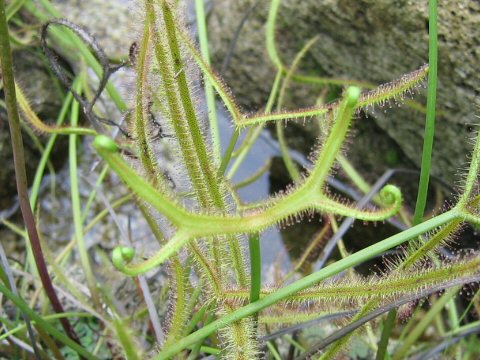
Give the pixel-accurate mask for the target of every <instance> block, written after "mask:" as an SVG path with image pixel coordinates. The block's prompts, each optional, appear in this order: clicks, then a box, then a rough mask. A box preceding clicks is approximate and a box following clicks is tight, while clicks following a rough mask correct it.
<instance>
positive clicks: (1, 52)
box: [0, 0, 80, 343]
mask: <svg viewBox="0 0 480 360" xmlns="http://www.w3.org/2000/svg"><path fill="white" fill-rule="evenodd" d="M0 60H1V66H2V77H3V91H4V94H5V103H6V106H7V114H8V124H9V127H10V135H11V139H12V140H11V141H12V149H13V160H14V167H15V181H16V184H17V192H18V202H19V204H20V210H21V213H22V217H23V221H24V222H25V226H26V228H27V233H28V237H29V239H30V246H31V247H32V253H33V257H34V259H35V263H36V265H37V270H38V273H39V276H40V279H41V281H42V285H43V288H44V289H45V293H46V294H47V296H48V298H49V300H50V303H51V304H52V307H53V310H54V311H55V312H56V313H62V312H64V310H63V306H62V304H61V303H60V301H59V299H58V297H57V294H56V292H55V289H54V288H53V285H52V281H51V279H50V276H49V274H48V270H47V265H46V263H45V259H44V256H43V251H42V247H41V245H40V239H39V237H38V233H37V228H36V225H35V219H34V217H33V213H32V208H31V207H30V201H29V199H28V186H27V174H26V171H25V155H24V150H23V141H22V133H21V129H20V117H19V114H18V108H17V99H16V94H15V80H14V75H13V67H12V54H11V50H10V42H9V32H8V27H7V19H6V16H5V1H4V0H0ZM61 323H62V326H63V328H64V330H65V332H66V333H67V334H68V336H69V337H70V338H71V339H72V340H73V341H75V342H77V343H80V342H79V340H78V337H77V336H76V334H75V332H74V330H73V328H72V327H71V326H70V323H69V322H68V320H67V319H65V318H63V319H61Z"/></svg>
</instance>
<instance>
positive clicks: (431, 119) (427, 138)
mask: <svg viewBox="0 0 480 360" xmlns="http://www.w3.org/2000/svg"><path fill="white" fill-rule="evenodd" d="M428 12H429V13H428V34H429V37H428V94H427V116H426V119H425V135H424V140H423V153H422V166H421V169H420V181H419V184H418V194H417V201H416V203H415V213H414V216H413V225H417V224H420V223H421V222H422V220H423V214H424V212H425V205H426V202H427V194H428V183H429V180H430V167H431V162H432V148H433V138H434V135H435V107H436V101H437V72H438V39H437V36H438V35H437V0H429V7H428ZM396 313H397V310H396V309H393V310H391V311H390V312H389V314H388V318H387V320H386V322H385V324H384V330H383V333H382V339H381V341H380V344H379V347H378V352H377V360H381V359H384V354H385V353H386V349H387V346H388V338H389V337H390V333H391V330H392V326H391V324H389V321H392V319H395V317H396ZM379 354H380V355H379ZM381 354H383V355H381Z"/></svg>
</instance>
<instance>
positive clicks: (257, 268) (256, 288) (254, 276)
mask: <svg viewBox="0 0 480 360" xmlns="http://www.w3.org/2000/svg"><path fill="white" fill-rule="evenodd" d="M248 246H249V249H250V273H251V274H250V277H251V279H250V302H251V303H252V302H255V301H257V300H258V299H260V288H261V286H262V258H261V252H260V235H259V234H254V235H250V236H249V237H248Z"/></svg>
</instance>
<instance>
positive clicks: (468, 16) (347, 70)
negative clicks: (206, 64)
mask: <svg viewBox="0 0 480 360" xmlns="http://www.w3.org/2000/svg"><path fill="white" fill-rule="evenodd" d="M254 2H255V1H254V0H236V1H232V0H228V1H216V2H215V4H214V7H213V11H212V14H211V17H210V21H209V31H210V34H209V36H210V41H211V50H212V53H213V54H214V66H215V67H217V68H219V66H220V64H221V62H222V61H223V59H224V57H225V55H226V52H227V49H228V46H229V44H230V41H231V39H232V37H233V34H234V32H235V30H236V27H237V26H238V24H239V21H240V18H241V17H242V14H244V13H245V12H246V11H247V10H248V8H249V7H250V6H252V4H253V3H254ZM427 3H428V2H427V1H422V2H419V1H411V0H325V1H317V0H304V1H297V0H283V1H282V4H281V6H280V12H279V16H278V20H277V29H276V40H277V46H278V49H279V54H280V57H281V59H282V61H283V62H284V63H285V64H290V63H291V61H292V59H293V57H294V56H295V54H296V53H297V52H298V51H299V50H300V49H301V48H302V46H303V45H304V44H305V42H307V41H308V40H309V39H311V38H312V37H313V36H316V35H319V36H320V39H319V41H318V42H317V43H316V44H315V45H314V47H313V48H312V49H311V51H310V52H309V55H308V56H307V57H306V58H305V59H304V61H303V62H302V63H301V67H300V70H301V72H302V73H306V74H311V75H317V76H329V77H340V78H345V79H358V80H363V81H367V82H371V83H375V84H381V83H385V82H389V81H391V80H393V79H395V78H398V77H400V76H401V75H402V74H404V73H407V72H410V71H413V70H415V69H417V68H418V67H420V66H421V65H422V64H424V63H426V62H428V9H427ZM268 5H269V1H266V0H262V1H260V6H258V7H257V9H256V10H255V12H254V13H253V14H252V15H251V17H250V18H249V20H248V21H247V22H246V25H245V27H244V28H243V30H242V32H241V34H240V37H239V40H238V43H237V45H236V48H235V52H234V56H233V58H232V61H231V63H230V65H229V67H228V69H227V71H226V72H225V74H223V75H224V77H225V78H226V81H227V83H228V84H229V85H230V86H231V87H232V89H233V93H234V94H236V96H237V100H238V101H239V103H240V104H242V105H243V106H244V107H246V108H248V109H250V110H254V109H258V108H260V107H261V106H263V104H265V103H266V99H267V96H268V92H269V90H270V86H271V84H272V83H273V77H274V74H275V69H274V68H273V66H272V64H271V62H270V60H269V59H268V56H267V54H266V50H265V39H264V34H265V29H264V24H265V22H266V16H267V11H268ZM439 59H440V60H439V87H438V110H439V111H440V112H441V115H440V116H438V118H437V125H436V134H435V145H434V155H433V169H432V170H433V173H434V174H435V175H437V176H439V177H440V178H442V179H443V180H445V181H447V182H449V183H453V182H454V180H455V179H456V180H458V169H459V168H462V167H464V166H465V164H466V156H467V155H468V153H469V151H470V149H471V147H472V146H471V141H469V138H471V137H472V133H473V132H474V130H475V127H474V126H472V124H474V123H478V119H477V118H476V117H475V114H477V115H478V106H479V105H480V97H479V94H480V73H479V72H478V65H479V63H480V2H479V1H472V0H459V1H457V0H446V1H443V2H441V3H440V4H439ZM318 93H319V92H318V89H314V88H305V87H300V86H295V87H294V91H290V98H289V99H288V100H289V101H288V103H286V106H287V107H290V108H296V107H299V106H303V105H307V104H312V103H313V101H314V98H315V96H317V95H318ZM424 93H425V91H424V90H418V91H417V94H416V95H415V97H414V99H415V101H418V102H420V103H425V94H424ZM424 120H425V116H424V114H422V113H421V112H419V111H414V110H413V109H411V108H409V107H407V106H405V105H403V106H402V107H401V108H398V109H397V108H396V107H395V109H389V108H386V109H382V108H380V109H375V112H374V114H370V117H369V119H361V121H362V122H365V123H364V124H362V128H361V131H357V132H356V133H355V132H354V134H356V135H355V136H354V137H353V138H352V142H356V141H357V137H359V136H366V137H367V139H366V140H365V139H359V142H360V143H365V144H368V143H369V142H368V136H369V133H371V132H373V133H375V134H376V135H375V136H387V137H388V138H389V141H388V143H389V144H385V146H386V147H384V148H380V149H376V148H372V147H366V148H363V149H358V147H355V150H356V152H357V151H360V152H368V153H369V158H370V157H371V156H370V153H371V152H375V153H377V154H378V156H374V157H373V159H372V160H371V161H373V163H372V164H363V165H365V166H367V167H368V168H373V169H374V171H373V173H374V174H378V173H379V172H381V170H379V168H381V167H382V166H376V163H381V162H382V161H383V160H382V157H383V156H384V154H385V151H388V149H389V148H392V149H395V150H396V148H399V149H400V150H401V153H400V154H398V159H399V160H400V162H399V164H400V165H401V164H402V163H410V162H411V163H413V164H415V165H416V166H419V165H420V162H421V149H422V143H423V126H424V125H423V124H424ZM365 128H367V130H366V129H365ZM368 128H370V130H368ZM304 134H305V135H306V136H307V138H310V141H312V140H313V138H314V136H312V135H311V129H309V130H308V132H307V133H304ZM300 142H303V143H305V140H300ZM353 158H357V160H359V162H360V163H362V156H358V154H353ZM358 158H360V159H358ZM360 165H362V164H360ZM375 169H376V170H375ZM369 174H371V173H369Z"/></svg>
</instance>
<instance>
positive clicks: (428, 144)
mask: <svg viewBox="0 0 480 360" xmlns="http://www.w3.org/2000/svg"><path fill="white" fill-rule="evenodd" d="M428 19H429V21H428V33H429V40H428V68H429V69H428V95H427V117H426V122H425V135H424V141H423V153H422V167H421V170H420V182H419V185H418V195H417V202H416V204H415V215H414V219H413V224H414V225H417V224H419V223H420V222H422V218H423V213H424V211H425V204H426V201H427V193H428V182H429V177H430V166H431V160H432V148H433V137H434V134H435V106H436V101H437V69H438V44H437V42H438V41H437V0H429V16H428Z"/></svg>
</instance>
